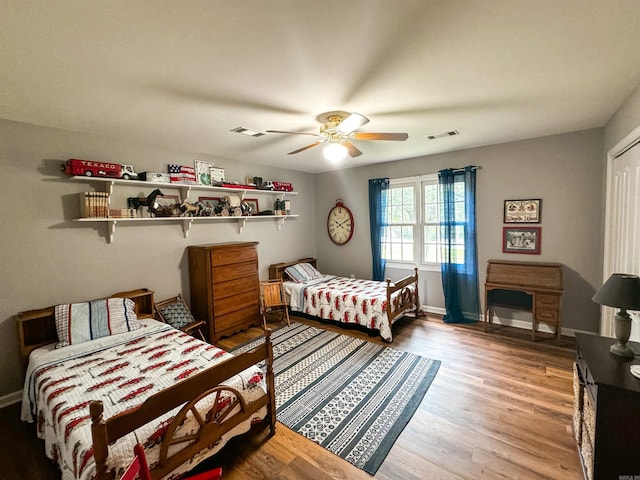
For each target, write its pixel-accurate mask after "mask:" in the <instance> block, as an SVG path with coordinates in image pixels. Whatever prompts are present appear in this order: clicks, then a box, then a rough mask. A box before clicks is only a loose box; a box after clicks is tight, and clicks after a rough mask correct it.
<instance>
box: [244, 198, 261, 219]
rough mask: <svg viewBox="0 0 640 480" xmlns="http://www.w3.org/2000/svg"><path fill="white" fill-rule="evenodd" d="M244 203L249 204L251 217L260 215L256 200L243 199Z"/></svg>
mask: <svg viewBox="0 0 640 480" xmlns="http://www.w3.org/2000/svg"><path fill="white" fill-rule="evenodd" d="M244 202H245V203H247V204H249V206H250V207H251V215H257V214H258V213H260V209H259V208H258V199H257V198H245V199H244Z"/></svg>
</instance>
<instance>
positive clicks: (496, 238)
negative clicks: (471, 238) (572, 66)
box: [316, 129, 603, 331]
mask: <svg viewBox="0 0 640 480" xmlns="http://www.w3.org/2000/svg"><path fill="white" fill-rule="evenodd" d="M425 141H426V140H425ZM442 141H446V139H444V140H442ZM602 152H603V130H602V129H594V130H586V131H580V132H574V133H568V134H564V135H555V136H549V137H542V138H535V139H531V140H525V141H519V142H512V143H505V144H501V145H493V146H488V147H481V148H474V149H469V150H464V151H458V152H451V153H446V154H441V155H433V156H429V157H422V158H414V159H408V160H402V161H396V162H389V163H383V164H377V165H372V166H367V167H360V168H353V169H348V170H342V171H339V172H328V173H323V174H320V175H317V178H316V192H317V201H316V218H317V222H318V224H317V229H318V258H319V265H320V269H321V270H322V271H326V272H327V273H333V274H339V275H348V274H350V273H355V274H356V275H361V276H364V277H366V278H370V277H371V257H370V255H371V253H370V246H369V245H370V241H369V214H368V183H367V181H368V179H369V178H376V177H390V178H401V177H409V176H415V175H424V174H429V173H434V172H437V171H438V170H440V169H442V168H449V167H463V166H465V165H479V166H481V167H482V168H481V169H480V170H479V171H478V176H477V197H476V201H477V222H478V258H479V269H480V272H481V274H480V282H481V285H482V284H483V283H484V279H485V265H486V261H487V260H488V259H491V258H498V259H509V260H522V261H548V262H560V263H562V264H563V265H564V270H563V271H564V288H565V293H564V296H563V303H562V305H563V306H562V317H563V327H566V328H570V329H578V330H589V331H597V329H598V308H597V306H596V305H595V304H594V303H593V302H592V301H591V296H592V295H593V294H594V292H595V289H596V288H597V287H599V286H600V284H601V275H602V260H601V259H602V254H601V244H600V242H601V241H600V231H601V229H602V220H601V218H602V216H601V210H602V201H601V198H602V196H601V191H602V185H603V184H602V162H603V155H602ZM336 198H342V199H343V200H344V202H345V205H347V206H348V207H350V208H351V209H352V211H353V214H354V217H355V222H356V229H355V232H354V235H353V239H352V240H351V241H350V242H349V243H348V244H347V245H345V246H336V245H334V244H333V243H332V242H331V241H330V240H329V238H328V236H327V234H326V233H325V232H326V226H325V223H326V216H327V214H328V211H329V209H330V208H331V207H332V205H333V204H334V203H335V201H336ZM518 198H541V199H542V223H541V224H540V226H541V227H542V253H541V255H536V256H532V255H521V254H503V253H502V227H503V223H502V221H503V201H504V200H506V199H518ZM387 273H388V274H389V275H388V276H391V277H392V278H394V279H395V278H398V277H400V276H403V275H404V274H406V273H407V272H402V271H397V270H392V271H390V272H387ZM420 287H421V301H422V303H423V304H425V305H427V306H430V307H437V308H443V307H444V299H443V295H442V286H441V280H440V274H439V272H428V271H427V272H422V273H421V285H420ZM505 314H507V315H514V318H518V315H519V312H505ZM522 318H527V317H526V315H525V316H523V317H522ZM528 318H529V319H530V316H529V317H528Z"/></svg>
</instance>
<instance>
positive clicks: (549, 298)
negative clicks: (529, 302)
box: [536, 293, 560, 310]
mask: <svg viewBox="0 0 640 480" xmlns="http://www.w3.org/2000/svg"><path fill="white" fill-rule="evenodd" d="M536 307H537V308H551V309H555V310H557V309H558V308H560V297H559V296H558V295H549V294H546V293H538V294H537V295H536Z"/></svg>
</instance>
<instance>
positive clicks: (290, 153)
mask: <svg viewBox="0 0 640 480" xmlns="http://www.w3.org/2000/svg"><path fill="white" fill-rule="evenodd" d="M321 143H324V140H320V141H318V142H313V143H312V144H310V145H307V146H306V147H302V148H299V149H297V150H294V151H293V152H289V155H293V154H294V153H300V152H304V151H305V150H308V149H309V148H312V147H316V146H318V145H320V144H321Z"/></svg>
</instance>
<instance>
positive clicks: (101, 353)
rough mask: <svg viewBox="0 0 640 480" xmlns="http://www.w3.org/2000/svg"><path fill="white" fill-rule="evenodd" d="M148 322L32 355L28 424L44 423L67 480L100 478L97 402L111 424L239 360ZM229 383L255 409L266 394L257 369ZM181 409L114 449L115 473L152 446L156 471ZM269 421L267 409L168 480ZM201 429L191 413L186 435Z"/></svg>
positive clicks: (208, 402) (25, 405) (203, 405)
mask: <svg viewBox="0 0 640 480" xmlns="http://www.w3.org/2000/svg"><path fill="white" fill-rule="evenodd" d="M141 322H142V323H143V324H144V325H145V327H144V328H142V329H139V330H136V331H133V332H127V333H121V334H118V335H112V336H110V337H104V338H101V339H98V340H92V341H89V342H85V343H82V344H78V345H71V346H68V347H64V348H60V349H55V348H54V347H53V345H52V346H48V347H43V348H41V349H38V350H35V351H34V352H32V354H31V356H30V359H29V367H28V370H27V375H26V378H25V386H24V392H23V400H22V420H25V421H28V422H32V421H34V420H37V432H38V436H39V437H40V438H42V439H44V440H45V448H46V454H47V456H48V457H49V458H51V459H52V460H54V461H56V462H57V463H58V465H59V466H60V470H61V472H62V479H63V480H71V479H82V480H89V479H91V478H93V477H94V475H95V463H94V460H93V449H92V439H91V418H90V415H89V404H90V403H91V401H92V400H102V402H103V404H104V415H105V418H110V417H111V416H113V415H115V414H116V413H118V412H122V411H125V410H128V409H130V408H133V407H136V406H138V405H140V404H141V403H142V402H143V401H144V400H145V399H146V398H147V397H149V396H151V395H152V394H154V393H156V392H158V391H160V390H162V389H164V388H166V387H168V386H171V385H174V384H176V383H178V382H180V381H182V380H184V379H187V378H190V377H192V376H193V375H195V374H197V373H198V372H200V371H202V370H203V369H206V368H208V367H211V366H212V365H214V364H215V363H218V362H220V361H222V360H225V359H227V358H229V357H230V356H232V355H231V354H230V353H227V352H225V351H224V350H220V349H219V348H217V347H215V346H213V345H210V344H208V343H205V342H202V341H200V340H197V339H195V338H193V337H191V336H189V335H187V334H185V333H183V332H181V331H179V330H176V329H174V328H172V327H170V326H168V325H166V324H164V323H160V322H156V321H154V320H141ZM224 384H225V385H228V386H230V387H233V388H235V389H237V390H238V391H240V392H241V394H242V396H243V397H244V398H245V400H246V401H247V402H249V403H251V402H253V401H255V400H257V399H259V398H260V397H262V396H263V395H264V394H265V392H266V386H265V381H264V378H263V373H262V371H261V370H260V369H259V368H257V367H252V368H249V369H247V370H245V371H244V372H242V373H241V374H238V375H236V376H234V377H232V378H230V379H229V380H227V381H225V382H224ZM213 386H215V385H212V387H213ZM221 401H225V399H221ZM227 401H228V400H227ZM212 402H213V400H212V399H211V398H209V397H207V398H205V399H203V400H202V401H201V402H200V403H199V404H198V409H199V410H201V411H202V412H206V411H207V410H209V409H210V408H211V406H212ZM178 410H179V409H175V410H174V411H171V412H169V413H167V414H166V415H164V416H163V417H160V418H157V419H155V420H154V421H152V422H150V423H148V424H147V425H145V426H143V427H141V428H140V429H138V430H137V431H136V432H134V433H131V434H129V435H127V436H125V437H123V438H121V439H120V440H118V442H116V444H115V445H113V446H111V447H110V449H109V459H108V463H109V467H112V468H116V469H118V468H122V466H123V465H126V464H128V463H129V462H130V461H131V459H132V458H133V447H134V445H135V444H136V443H140V444H142V445H143V446H144V447H145V451H146V455H147V460H148V461H149V463H150V466H151V467H152V466H153V465H155V464H156V463H157V459H158V456H159V450H160V446H159V443H160V441H161V440H162V438H163V435H164V432H165V430H166V428H167V427H168V424H169V423H170V421H171V419H172V418H173V417H174V416H175V415H176V414H177V413H178ZM265 415H266V408H265V409H262V410H261V411H260V412H259V414H258V415H256V416H255V417H254V418H252V419H250V420H249V421H247V422H245V423H243V424H241V425H238V427H236V428H235V429H233V430H231V431H230V432H229V434H228V435H227V436H226V437H225V438H223V439H222V440H221V441H220V442H218V444H216V445H215V446H214V448H213V449H211V450H208V451H206V452H201V453H200V454H199V455H198V456H196V457H195V458H193V459H192V460H191V461H190V462H187V463H186V464H183V465H182V466H181V467H180V468H179V469H177V470H175V471H174V472H172V473H171V474H170V475H169V476H168V477H166V478H175V477H177V476H179V475H181V474H183V473H185V472H186V471H188V470H190V469H192V468H193V467H194V466H195V465H197V464H198V463H199V462H200V461H202V460H204V459H205V458H207V457H208V456H211V455H213V453H215V452H216V451H218V450H219V449H220V448H222V447H223V446H224V444H225V443H226V441H227V440H228V439H229V438H231V437H233V436H235V435H238V434H240V433H244V432H246V431H248V430H249V429H250V427H251V424H252V423H253V422H255V421H258V420H260V419H262V418H264V416H265ZM196 428H197V422H196V421H195V420H194V419H193V417H192V415H191V414H189V415H188V416H187V421H186V422H185V424H184V425H183V426H182V427H181V430H180V432H181V433H182V432H187V431H195V430H196ZM120 473H122V472H121V471H119V472H118V474H120Z"/></svg>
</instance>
